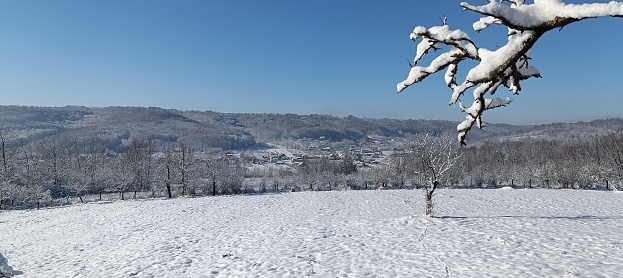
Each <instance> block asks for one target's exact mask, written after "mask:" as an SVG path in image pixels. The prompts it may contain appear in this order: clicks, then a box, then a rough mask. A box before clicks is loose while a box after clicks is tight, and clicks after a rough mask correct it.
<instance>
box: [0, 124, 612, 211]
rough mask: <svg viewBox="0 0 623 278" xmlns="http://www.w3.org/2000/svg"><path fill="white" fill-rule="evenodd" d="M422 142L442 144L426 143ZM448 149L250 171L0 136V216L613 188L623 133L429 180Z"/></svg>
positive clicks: (488, 145) (507, 147) (409, 147)
mask: <svg viewBox="0 0 623 278" xmlns="http://www.w3.org/2000/svg"><path fill="white" fill-rule="evenodd" d="M423 140H428V141H429V142H435V141H437V142H444V143H443V144H432V143H431V144H422V142H424V141H423ZM428 141H427V142H428ZM448 144H453V143H452V142H449V141H445V140H442V138H440V137H434V136H431V135H425V136H419V137H416V139H414V141H413V144H405V145H402V146H399V147H395V148H393V149H392V150H386V151H384V152H383V153H384V155H385V158H384V160H383V159H380V160H382V161H383V162H382V163H380V164H366V163H361V162H359V161H360V157H361V154H360V152H359V151H358V150H357V148H351V149H350V150H345V151H342V152H339V153H338V154H337V155H332V156H329V155H325V156H313V157H304V158H302V160H301V161H300V162H298V163H296V164H294V163H293V164H291V165H290V166H283V165H281V166H279V165H274V164H266V165H258V164H254V163H256V155H255V154H254V153H253V152H250V151H246V152H241V153H237V154H234V153H231V152H223V151H213V152H208V151H204V150H201V151H198V150H195V149H194V148H193V147H192V145H191V144H189V143H188V142H187V141H185V140H184V139H183V138H181V139H179V140H177V141H176V142H169V143H168V144H165V145H162V144H161V142H160V143H157V142H156V141H155V140H153V139H137V138H132V139H131V140H128V142H126V146H125V148H124V150H123V151H122V152H113V151H111V150H109V149H108V148H107V147H106V146H107V142H105V141H103V140H101V139H98V138H96V137H93V138H77V137H70V136H49V137H47V138H45V139H42V140H38V141H36V142H26V141H25V140H23V139H20V138H18V137H17V136H12V134H11V132H10V131H7V130H0V156H1V157H0V209H7V208H32V207H40V206H49V205H58V204H63V203H68V202H71V200H74V201H79V202H85V201H89V200H102V199H103V196H107V197H106V198H112V197H114V198H117V199H121V200H124V199H128V198H161V197H166V198H173V197H178V196H206V195H221V194H243V193H258V192H285V191H303V190H344V189H351V190H359V189H361V190H365V189H380V188H425V187H427V186H430V185H431V184H434V188H432V189H433V190H432V191H434V189H435V188H437V186H439V187H453V188H459V187H468V188H474V187H482V188H486V187H500V186H515V187H526V188H529V187H546V188H573V189H599V188H604V189H614V188H616V187H618V186H621V183H622V181H623V133H621V132H619V133H611V134H607V135H594V136H590V137H586V138H584V139H577V138H576V139H574V140H568V141H567V142H564V143H562V142H554V141H547V140H516V141H512V140H506V141H502V142H485V143H483V144H481V145H478V146H471V147H461V148H455V150H456V156H453V157H452V159H451V161H450V160H446V165H449V164H451V166H452V167H445V168H443V167H442V168H443V171H441V169H442V168H439V169H438V170H436V172H430V171H428V170H427V169H433V168H431V163H433V164H434V163H437V162H435V161H441V160H438V159H437V158H436V156H439V155H440V154H442V153H443V152H441V151H442V150H445V147H444V146H447V145H448ZM425 154H426V155H425ZM430 154H434V155H432V156H431V155H430ZM426 157H428V158H426ZM447 162H451V163H447ZM440 163H441V162H440ZM433 166H434V165H433ZM431 173H432V174H431ZM433 177H434V178H433ZM431 195H432V192H431ZM70 199H71V200H70ZM87 199H88V200H87Z"/></svg>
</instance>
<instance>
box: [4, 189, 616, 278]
mask: <svg viewBox="0 0 623 278" xmlns="http://www.w3.org/2000/svg"><path fill="white" fill-rule="evenodd" d="M421 199H422V192H421V191H416V190H404V191H399V190H396V191H343V192H335V191H334V192H296V193H287V194H279V195H255V196H229V197H228V196H223V197H205V198H193V199H183V198H178V199H173V200H143V201H121V202H114V203H90V204H85V205H74V206H70V207H62V208H52V209H45V210H39V211H37V210H29V211H8V212H6V211H5V212H1V213H0V254H2V255H3V256H4V257H5V258H7V259H8V265H9V266H11V267H12V268H13V269H14V271H15V273H17V274H19V275H18V276H16V277H20V278H21V277H24V278H26V277H287V276H290V277H305V276H313V277H347V276H348V277H369V276H374V277H447V276H450V277H571V276H577V277H621V274H623V234H622V233H621V231H622V230H623V194H620V193H614V192H596V191H564V190H503V189H502V190H440V191H439V194H438V195H437V196H436V204H437V210H436V214H437V216H440V218H437V219H425V218H421V217H420V215H421V212H422V210H423V204H422V202H421Z"/></svg>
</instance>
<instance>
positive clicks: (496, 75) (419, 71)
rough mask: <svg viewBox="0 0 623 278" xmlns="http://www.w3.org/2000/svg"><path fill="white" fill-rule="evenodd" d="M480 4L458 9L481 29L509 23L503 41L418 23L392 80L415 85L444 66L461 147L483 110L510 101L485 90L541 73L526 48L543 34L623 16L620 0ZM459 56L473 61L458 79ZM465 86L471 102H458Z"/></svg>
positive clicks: (404, 85)
mask: <svg viewBox="0 0 623 278" xmlns="http://www.w3.org/2000/svg"><path fill="white" fill-rule="evenodd" d="M488 2H489V3H488V4H486V5H482V6H473V5H470V4H468V3H466V2H462V3H461V7H463V9H465V10H470V11H474V12H477V13H479V14H482V15H484V16H485V17H483V18H481V19H480V20H479V21H477V22H475V23H474V25H473V27H474V29H475V30H476V31H481V30H483V29H485V28H487V27H488V26H490V25H493V24H497V25H504V26H506V27H508V36H507V40H508V42H507V43H506V45H504V46H502V47H500V48H498V49H497V50H488V49H485V48H482V47H478V46H477V45H476V43H475V42H474V41H472V39H471V38H470V37H469V36H468V35H467V34H466V33H465V32H463V31H461V30H459V29H457V30H452V29H450V27H449V26H448V24H447V19H446V18H444V19H443V20H442V25H441V26H435V27H432V28H426V27H423V26H418V27H415V28H414V29H413V32H412V33H411V36H410V38H411V40H413V41H416V40H417V39H420V38H421V41H420V42H419V43H418V45H417V51H416V55H415V58H414V60H413V64H411V63H410V66H411V69H410V72H409V75H408V77H407V79H405V80H404V81H402V82H400V83H398V84H397V86H396V87H397V90H398V92H401V91H402V90H404V89H405V88H407V87H408V86H411V85H413V84H415V83H418V82H420V81H422V80H423V79H425V78H426V77H428V76H429V75H431V74H434V73H437V72H439V71H442V70H444V69H446V74H445V82H446V85H447V86H448V87H449V88H450V89H451V90H452V96H451V97H450V101H449V102H450V104H451V105H453V104H455V103H457V102H458V103H459V106H460V108H461V110H462V111H463V112H465V113H466V114H467V115H466V119H465V120H464V121H463V122H461V123H460V124H459V125H458V126H457V130H458V139H459V142H460V143H461V145H465V136H466V135H467V132H468V131H469V130H470V129H471V128H472V127H473V126H474V124H477V125H478V126H479V127H480V128H482V126H483V125H482V114H483V113H484V111H486V110H488V109H492V108H496V107H501V106H506V105H508V104H509V103H510V102H511V101H512V99H511V98H510V97H507V98H506V99H501V98H494V99H490V98H485V95H486V94H487V93H490V94H494V93H495V92H496V91H497V89H498V88H499V87H500V86H505V87H507V88H508V89H509V90H510V91H512V92H513V94H517V93H518V92H519V91H520V90H521V84H520V82H521V81H522V80H525V79H528V78H531V77H541V74H540V72H539V71H538V70H537V69H536V68H534V67H532V66H530V65H529V61H530V60H531V59H532V56H531V54H530V51H529V50H530V49H531V48H532V46H533V45H534V44H535V43H536V42H537V40H538V39H539V38H540V37H541V36H542V35H544V34H545V33H546V32H548V31H550V30H552V29H558V28H562V27H564V26H566V25H567V24H570V23H573V22H577V21H581V20H584V19H587V18H594V17H603V16H613V17H623V3H621V2H615V1H612V2H609V3H593V4H579V5H575V4H565V3H563V2H562V1H561V0H535V1H534V4H526V3H525V1H524V0H506V1H493V0H489V1H488ZM442 46H447V47H449V50H447V51H445V52H443V53H441V54H440V55H439V56H437V57H436V58H434V59H433V60H432V61H431V63H430V65H428V66H418V65H417V64H418V62H419V61H420V60H421V58H422V57H423V56H424V55H426V54H427V53H428V52H429V51H430V50H431V49H433V50H439V49H441V47H442ZM464 60H473V61H476V62H477V65H476V66H475V67H473V68H472V69H470V70H469V72H468V73H467V76H466V77H465V80H464V81H463V82H462V83H460V84H459V83H457V80H456V73H457V69H458V65H459V64H460V63H461V62H462V61H464ZM470 88H475V89H474V90H473V95H474V100H473V101H472V104H471V105H470V106H469V107H465V106H463V104H462V102H461V101H460V98H461V97H462V96H463V94H464V93H465V92H466V91H467V90H468V89H470Z"/></svg>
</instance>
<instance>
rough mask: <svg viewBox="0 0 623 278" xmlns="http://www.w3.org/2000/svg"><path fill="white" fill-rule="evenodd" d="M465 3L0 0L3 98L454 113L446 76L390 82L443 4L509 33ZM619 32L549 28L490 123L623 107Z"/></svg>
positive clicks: (617, 21) (457, 116) (432, 115)
mask: <svg viewBox="0 0 623 278" xmlns="http://www.w3.org/2000/svg"><path fill="white" fill-rule="evenodd" d="M460 2H461V1H446V0H444V1H433V0H431V1H416V0H411V1H368V0H362V1H333V0H315V1H287V0H281V1H277V0H265V1H251V0H246V1H243V0H227V1H225V0H223V1H211V0H202V1H189V0H180V1H172V0H170V1H159V0H132V1H126V0H123V1H121V0H106V1H95V0H49V1H48V0H39V1H33V0H0V104H3V105H10V104H17V105H33V106H65V105H84V106H97V107H102V106H113V105H114V106H157V107H163V108H174V109H181V110H212V111H218V112H261V113H297V114H314V113H317V114H333V115H337V116H347V115H354V116H357V117H373V118H401V119H444V120H455V121H460V120H463V117H464V115H463V114H462V113H460V111H459V110H458V108H457V107H452V106H448V105H447V102H448V99H449V97H450V91H449V89H447V87H445V84H444V82H443V80H442V78H441V77H442V76H441V75H439V76H436V77H431V78H429V79H428V80H426V81H424V82H423V83H421V84H417V85H414V86H412V87H409V88H408V89H407V90H405V91H404V92H402V93H400V94H396V91H395V90H396V89H395V88H396V83H398V82H400V81H402V80H403V79H404V78H405V77H406V76H407V73H408V71H409V65H408V62H407V59H412V58H413V55H414V53H415V46H416V45H415V43H413V42H411V41H410V40H409V39H408V38H409V33H410V32H411V30H412V28H413V27H414V26H417V25H423V26H426V27H430V26H433V25H438V24H439V23H440V19H439V18H440V17H443V16H444V15H445V16H447V17H448V22H449V24H450V26H451V27H452V28H459V29H462V30H464V31H466V32H467V33H468V34H469V35H470V36H471V37H472V39H473V40H475V41H476V43H477V44H478V45H479V46H485V47H487V48H495V47H496V46H500V45H503V44H504V43H505V40H506V38H505V36H504V34H505V30H504V29H502V28H497V29H492V30H484V31H483V32H481V33H475V32H473V31H472V29H471V23H472V22H473V21H475V20H477V19H478V18H479V16H478V15H477V14H475V13H473V12H463V11H462V10H461V8H460V7H459V3H460ZM565 2H567V3H583V2H586V1H569V0H567V1H565ZM598 2H607V1H598ZM470 3H472V4H481V3H486V1H485V0H472V1H470ZM621 34H623V19H621V18H600V19H590V20H585V21H582V22H579V23H574V24H571V25H569V26H567V27H565V28H564V29H563V30H561V31H552V32H550V33H547V34H546V35H545V36H544V37H543V38H541V40H540V41H539V42H538V43H537V45H536V46H535V48H533V51H532V53H533V56H534V60H533V62H532V65H534V66H536V67H537V68H538V69H539V70H540V71H541V73H542V75H543V77H544V78H542V79H531V80H528V81H526V82H524V84H523V91H522V92H520V95H519V96H513V99H514V100H515V101H514V102H513V103H512V104H511V105H510V106H509V107H506V108H500V109H497V110H492V111H488V112H486V113H485V121H490V122H505V123H513V124H533V123H548V122H557V121H563V122H572V121H578V120H591V119H595V118H604V117H623V109H621V104H623V85H622V79H623V67H622V66H621V65H623V52H622V50H623V35H621ZM498 94H499V96H500V97H505V96H507V95H508V93H507V92H506V91H505V90H500V91H499V92H498Z"/></svg>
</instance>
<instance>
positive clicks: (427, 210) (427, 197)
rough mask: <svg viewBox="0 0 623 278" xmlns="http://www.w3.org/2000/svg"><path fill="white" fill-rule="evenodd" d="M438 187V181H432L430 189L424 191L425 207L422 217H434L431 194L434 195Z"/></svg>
mask: <svg viewBox="0 0 623 278" xmlns="http://www.w3.org/2000/svg"><path fill="white" fill-rule="evenodd" d="M438 185H439V182H438V181H434V182H433V184H432V185H431V187H430V188H427V189H426V194H425V195H424V201H425V204H426V207H425V208H424V216H426V217H435V216H434V214H433V194H434V193H435V189H437V186H438Z"/></svg>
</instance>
